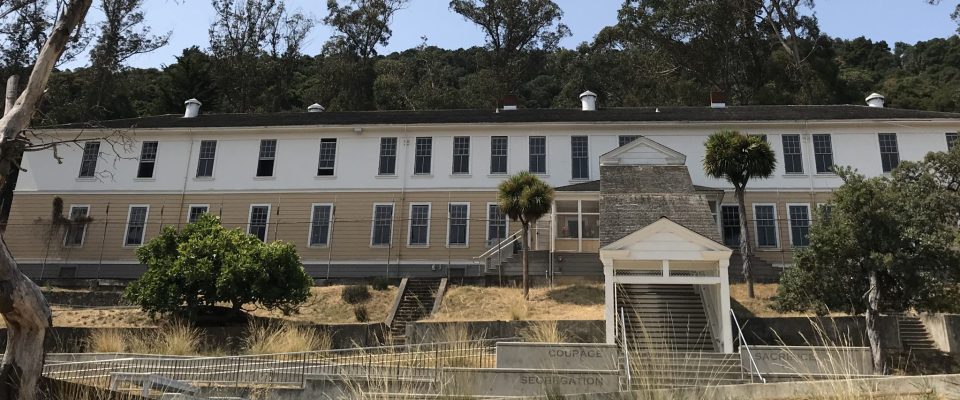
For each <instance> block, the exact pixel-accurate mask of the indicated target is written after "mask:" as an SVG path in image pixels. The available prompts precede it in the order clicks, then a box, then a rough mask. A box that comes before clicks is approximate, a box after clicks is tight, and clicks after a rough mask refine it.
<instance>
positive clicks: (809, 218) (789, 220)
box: [784, 203, 813, 249]
mask: <svg viewBox="0 0 960 400" xmlns="http://www.w3.org/2000/svg"><path fill="white" fill-rule="evenodd" d="M784 206H785V208H784V209H785V210H786V211H787V228H788V233H789V234H790V247H791V248H795V249H804V248H807V247H810V246H809V244H808V245H807V246H795V245H794V244H793V218H790V207H796V206H803V207H806V208H807V229H808V230H809V229H810V228H811V227H813V213H812V210H811V209H810V203H787V204H784ZM808 235H809V233H808ZM809 240H810V238H809V236H808V237H807V241H809Z"/></svg>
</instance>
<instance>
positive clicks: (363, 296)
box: [340, 285, 370, 304]
mask: <svg viewBox="0 0 960 400" xmlns="http://www.w3.org/2000/svg"><path fill="white" fill-rule="evenodd" d="M340 298H341V299H343V301H344V302H345V303H347V304H360V303H363V302H365V301H367V300H370V290H368V289H367V285H350V286H344V287H343V291H342V292H340Z"/></svg>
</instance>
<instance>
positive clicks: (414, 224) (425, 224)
mask: <svg viewBox="0 0 960 400" xmlns="http://www.w3.org/2000/svg"><path fill="white" fill-rule="evenodd" d="M408 244H409V245H410V246H427V245H429V244H430V204H411V205H410V235H409V243H408Z"/></svg>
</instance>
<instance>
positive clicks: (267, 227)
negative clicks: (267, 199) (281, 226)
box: [246, 203, 273, 243]
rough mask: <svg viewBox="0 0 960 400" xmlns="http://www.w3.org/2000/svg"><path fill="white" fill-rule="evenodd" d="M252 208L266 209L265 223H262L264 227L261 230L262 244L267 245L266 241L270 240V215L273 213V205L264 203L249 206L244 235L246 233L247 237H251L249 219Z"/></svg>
mask: <svg viewBox="0 0 960 400" xmlns="http://www.w3.org/2000/svg"><path fill="white" fill-rule="evenodd" d="M254 207H266V208H267V221H266V223H264V225H265V226H264V228H263V242H264V243H267V240H268V239H269V238H270V213H271V212H273V205H272V204H266V203H261V204H251V205H250V208H249V209H248V210H247V229H246V233H247V234H248V235H252V233H250V217H252V216H253V208H254Z"/></svg>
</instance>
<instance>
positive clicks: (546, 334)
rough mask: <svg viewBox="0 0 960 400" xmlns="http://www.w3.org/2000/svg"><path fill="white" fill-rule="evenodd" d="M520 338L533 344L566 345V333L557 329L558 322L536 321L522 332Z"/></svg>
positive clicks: (567, 339)
mask: <svg viewBox="0 0 960 400" xmlns="http://www.w3.org/2000/svg"><path fill="white" fill-rule="evenodd" d="M520 337H522V338H523V341H525V342H531V343H566V342H567V341H569V340H570V338H568V337H567V335H566V333H565V332H563V331H561V330H560V329H559V328H557V321H536V322H533V323H531V324H530V326H528V327H526V328H524V329H523V330H521V331H520Z"/></svg>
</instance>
